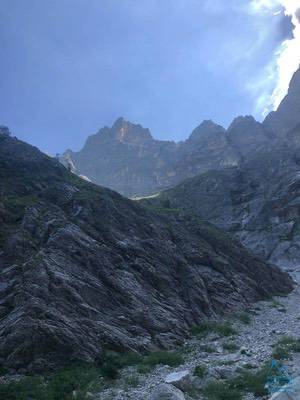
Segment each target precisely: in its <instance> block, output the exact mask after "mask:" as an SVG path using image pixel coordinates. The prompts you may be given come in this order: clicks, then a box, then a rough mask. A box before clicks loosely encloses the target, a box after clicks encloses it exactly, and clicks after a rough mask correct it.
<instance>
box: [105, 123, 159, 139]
mask: <svg viewBox="0 0 300 400" xmlns="http://www.w3.org/2000/svg"><path fill="white" fill-rule="evenodd" d="M110 137H113V138H114V139H116V140H117V141H119V142H127V143H138V142H143V141H147V140H152V139H153V138H152V135H151V133H150V131H149V129H147V128H143V127H142V126H141V125H139V124H133V123H132V122H130V121H126V120H125V119H124V118H123V117H120V118H118V119H117V120H116V121H115V122H114V124H113V126H112V127H111V129H110Z"/></svg>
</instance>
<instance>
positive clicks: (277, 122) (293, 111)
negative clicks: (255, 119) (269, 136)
mask: <svg viewBox="0 0 300 400" xmlns="http://www.w3.org/2000/svg"><path fill="white" fill-rule="evenodd" d="M299 123H300V68H299V69H298V70H297V71H296V72H295V74H294V76H293V78H292V80H291V82H290V86H289V91H288V93H287V95H286V96H285V98H284V99H283V100H282V102H281V103H280V105H279V107H278V109H277V110H276V111H274V112H271V113H270V114H269V115H268V116H267V117H266V119H265V121H264V125H265V126H266V127H268V128H270V129H271V130H272V131H274V132H276V133H277V134H278V135H281V136H282V135H285V134H286V133H287V132H288V131H290V130H291V129H293V128H295V127H296V126H297V125H298V124H299Z"/></svg>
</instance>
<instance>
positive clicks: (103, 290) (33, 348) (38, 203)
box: [0, 134, 292, 372]
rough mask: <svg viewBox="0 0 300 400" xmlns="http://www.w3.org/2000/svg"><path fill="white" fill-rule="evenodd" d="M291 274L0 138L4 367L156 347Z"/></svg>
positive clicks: (286, 283) (195, 222) (283, 284)
mask: <svg viewBox="0 0 300 400" xmlns="http://www.w3.org/2000/svg"><path fill="white" fill-rule="evenodd" d="M291 288H292V281H291V279H290V278H289V276H288V275H287V274H285V273H283V272H281V271H280V270H279V269H278V268H277V267H274V266H272V265H269V264H266V263H265V262H263V261H261V260H260V259H259V258H257V257H255V256H253V255H252V254H251V253H249V252H248V251H247V250H246V249H245V248H244V247H242V246H241V245H240V244H239V243H238V242H236V241H233V240H231V239H230V238H229V237H228V236H227V235H226V234H223V233H222V232H221V231H219V230H217V229H216V228H214V227H213V226H212V225H209V224H203V223H202V222H201V221H200V220H199V219H198V218H196V217H194V216H186V215H184V214H182V213H175V212H174V213H172V212H169V213H168V214H166V215H164V214H157V213H154V212H151V211H149V210H147V209H145V208H143V207H142V206H140V205H139V204H137V203H136V202H134V201H131V200H128V199H126V198H123V197H122V196H121V195H119V194H118V193H116V192H113V191H111V190H109V189H105V188H102V187H97V186H95V185H93V184H91V183H88V182H85V181H84V180H82V179H80V178H78V177H77V176H75V175H74V174H72V173H70V172H68V171H67V169H65V168H64V167H63V166H62V165H61V164H60V163H59V162H58V161H57V160H55V159H51V158H49V157H48V156H46V155H44V154H43V153H41V152H40V151H39V150H38V149H36V148H34V147H32V146H30V145H28V144H26V143H24V142H21V141H19V140H17V139H16V138H12V137H9V136H8V135H5V134H0V364H1V365H3V366H5V367H8V368H10V369H11V370H18V371H20V372H24V371H29V370H30V371H40V370H44V369H48V368H51V367H55V366H57V365H61V364H64V363H67V362H70V361H72V360H85V361H94V360H97V359H100V360H101V355H102V349H103V345H104V344H106V345H109V346H111V347H113V348H115V349H119V350H137V351H149V350H152V349H155V348H157V347H166V348H169V347H172V346H174V345H175V344H177V343H180V342H181V340H182V338H183V337H184V336H185V334H186V333H187V332H188V330H189V329H190V327H191V326H193V325H194V324H197V323H199V322H200V321H202V320H203V318H207V317H214V316H216V315H217V314H220V313H225V312H228V311H230V310H234V309H241V308H243V307H245V306H247V305H249V303H251V302H253V301H256V300H258V299H260V298H262V297H264V296H270V295H271V294H272V293H274V292H279V291H289V290H291Z"/></svg>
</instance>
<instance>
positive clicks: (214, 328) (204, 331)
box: [191, 321, 236, 338]
mask: <svg viewBox="0 0 300 400" xmlns="http://www.w3.org/2000/svg"><path fill="white" fill-rule="evenodd" d="M210 333H217V334H219V335H220V336H232V335H235V334H236V331H235V330H234V328H233V327H232V325H231V324H230V323H229V322H224V323H218V322H214V321H206V322H202V323H201V324H200V325H197V326H194V327H193V328H192V329H191V334H192V335H193V336H197V337H200V338H201V337H206V336H207V335H208V334H210Z"/></svg>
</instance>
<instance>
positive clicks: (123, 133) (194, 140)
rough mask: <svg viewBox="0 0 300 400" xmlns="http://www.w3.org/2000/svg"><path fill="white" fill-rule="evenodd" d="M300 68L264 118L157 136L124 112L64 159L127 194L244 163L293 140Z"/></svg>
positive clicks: (298, 110) (80, 172) (143, 192)
mask: <svg viewBox="0 0 300 400" xmlns="http://www.w3.org/2000/svg"><path fill="white" fill-rule="evenodd" d="M299 93H300V69H299V70H298V71H297V72H296V73H295V75H294V77H293V79H292V81H291V85H290V89H289V93H288V94H287V96H286V97H285V99H284V100H283V101H282V103H281V105H280V106H279V108H278V110H277V111H276V112H272V113H270V114H269V115H268V116H267V118H266V120H265V121H264V122H263V123H259V122H257V121H255V119H254V118H253V117H252V116H246V117H238V118H236V119H235V120H234V121H233V122H232V124H231V125H230V126H229V128H228V129H227V130H225V129H224V128H223V127H221V126H219V125H217V124H215V123H214V122H212V121H204V122H202V123H201V125H200V126H198V127H197V128H196V129H195V130H194V131H193V132H192V133H191V135H190V137H189V138H188V139H187V140H186V141H184V142H179V143H175V142H171V141H161V140H155V139H154V138H153V137H152V136H151V133H150V131H149V130H148V129H144V128H142V127H141V126H140V125H135V124H132V123H130V122H128V121H125V120H124V119H123V118H119V119H118V120H117V121H116V122H115V123H114V124H113V126H112V127H111V128H107V127H105V128H103V129H100V131H99V132H98V133H96V134H95V135H92V136H90V137H89V138H88V139H87V141H86V143H85V145H84V147H83V149H82V150H80V151H78V152H72V151H71V150H67V151H66V152H65V154H64V155H63V157H62V162H63V163H65V165H70V166H71V167H72V169H73V171H74V172H76V173H77V174H78V175H83V176H86V177H87V178H89V179H90V180H91V181H92V182H94V183H96V184H99V185H103V186H106V187H109V188H111V189H113V190H116V191H118V192H119V193H121V194H123V195H125V196H127V197H140V196H146V195H152V194H154V193H157V192H160V191H162V190H165V189H168V188H170V187H173V186H175V185H176V184H178V183H180V182H182V181H183V180H184V179H186V178H190V177H193V176H196V175H199V174H201V173H203V172H206V171H209V170H212V169H215V170H216V169H217V170H223V169H224V168H228V167H239V166H241V165H243V164H244V162H247V160H248V158H251V155H252V154H253V153H255V152H257V151H260V150H263V149H267V148H269V147H270V146H271V147H273V145H274V143H278V142H279V143H283V142H285V141H286V142H288V141H289V139H288V137H287V135H288V132H290V131H291V130H292V129H293V128H295V127H296V126H297V124H299V123H300V117H299V115H300V95H299Z"/></svg>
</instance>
